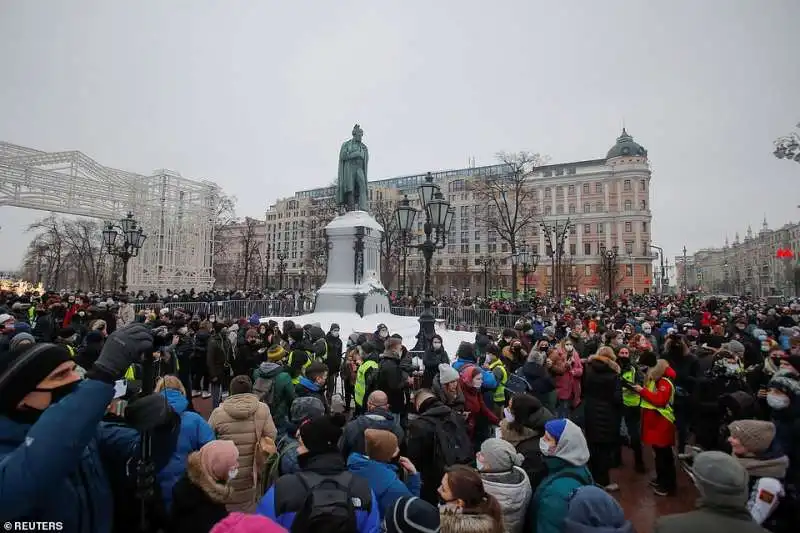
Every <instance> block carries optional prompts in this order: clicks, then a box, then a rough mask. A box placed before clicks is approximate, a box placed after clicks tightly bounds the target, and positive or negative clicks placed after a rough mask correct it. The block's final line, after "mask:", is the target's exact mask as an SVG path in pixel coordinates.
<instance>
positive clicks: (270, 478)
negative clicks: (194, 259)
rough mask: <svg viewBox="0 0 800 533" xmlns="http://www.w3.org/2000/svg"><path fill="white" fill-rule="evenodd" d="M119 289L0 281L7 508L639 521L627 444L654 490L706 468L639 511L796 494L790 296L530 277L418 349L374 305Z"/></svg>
mask: <svg viewBox="0 0 800 533" xmlns="http://www.w3.org/2000/svg"><path fill="white" fill-rule="evenodd" d="M126 300H127V298H125V297H122V298H117V299H114V298H111V299H108V298H106V297H105V296H96V295H86V294H54V293H48V294H45V295H42V296H39V297H37V296H34V295H22V296H17V295H13V294H6V295H0V519H2V520H3V521H4V522H23V521H55V522H60V523H62V524H63V530H64V531H74V532H111V531H123V532H127V531H164V532H173V531H174V532H184V531H185V532H187V533H188V532H190V531H191V532H206V531H213V532H249V531H284V530H286V531H295V532H311V531H323V530H324V531H329V532H331V533H335V532H348V533H349V532H373V531H374V532H377V531H381V530H385V531H389V532H392V533H394V532H399V533H412V532H426V533H431V532H437V531H441V532H443V533H471V532H474V533H501V532H511V533H522V532H537V533H560V532H581V533H585V532H591V531H594V532H598V533H599V532H632V531H633V530H634V528H633V525H632V524H631V522H630V521H628V520H627V519H626V517H625V513H624V512H623V509H622V508H621V507H620V505H619V503H618V501H617V499H616V498H615V496H616V495H617V494H618V492H619V490H620V486H619V483H618V482H617V480H615V479H614V475H615V469H616V468H617V467H619V466H620V465H621V464H622V462H623V460H627V458H628V457H631V458H632V460H633V469H634V471H635V472H636V473H637V475H642V476H648V477H647V479H648V480H649V483H650V485H651V487H652V491H653V494H654V495H655V496H657V497H659V498H671V497H674V496H675V495H676V491H677V487H678V483H677V480H678V477H679V475H683V474H681V473H680V472H685V473H686V474H687V475H688V477H689V478H690V479H691V481H692V482H693V483H694V485H695V486H696V487H697V489H698V494H699V499H700V505H699V507H698V508H697V509H696V510H694V511H691V512H687V513H681V514H676V515H670V516H663V517H659V518H658V519H657V521H656V522H655V524H653V525H652V527H653V530H654V531H657V532H660V533H670V532H673V531H675V532H677V531H681V532H689V533H691V532H695V531H698V532H699V531H703V532H704V533H705V532H707V531H717V530H720V531H721V530H729V531H737V532H739V531H741V532H749V531H753V532H756V531H773V532H784V531H790V530H793V529H794V527H795V524H796V523H797V519H798V518H799V517H798V511H797V503H798V502H800V497H799V496H798V483H800V326H799V325H798V324H800V303H791V304H787V305H786V306H774V305H768V304H767V303H766V302H764V301H758V300H751V299H745V298H731V299H725V300H720V299H705V300H704V299H701V298H697V297H659V296H643V297H634V298H626V299H617V300H608V301H599V300H595V299H590V298H580V297H578V298H574V299H571V300H569V301H565V302H554V301H549V300H541V301H540V300H535V301H530V302H525V303H524V304H519V305H517V304H515V305H516V306H517V307H518V308H525V309H526V310H527V311H525V313H524V314H520V317H519V319H518V320H517V322H516V324H515V325H514V327H513V328H508V329H504V330H501V331H499V332H497V333H496V334H490V332H489V331H487V330H486V329H485V328H481V327H478V328H477V333H476V335H475V341H474V342H462V343H461V344H460V345H458V348H457V350H456V352H455V353H447V351H446V349H445V347H444V340H443V339H442V337H440V336H438V335H434V336H433V337H432V338H430V339H422V342H424V345H425V346H426V349H425V350H423V351H420V352H410V351H409V350H408V349H407V346H408V345H413V343H404V339H402V338H401V337H400V336H399V335H397V334H396V333H393V332H391V331H390V328H388V327H387V326H386V325H385V324H378V325H377V326H376V328H375V330H374V331H371V332H351V331H347V332H343V331H342V329H341V328H340V327H339V325H337V324H335V323H332V324H324V325H323V324H320V323H314V322H310V323H304V321H303V317H295V319H294V320H285V321H283V322H282V323H278V322H277V321H275V320H271V319H270V318H269V317H264V318H262V317H259V316H257V315H254V316H249V317H242V318H241V319H240V320H237V321H230V320H218V319H217V317H216V316H214V315H212V314H208V315H206V314H195V313H191V312H188V311H187V310H182V309H179V308H171V309H168V308H163V309H158V310H157V311H149V310H145V311H142V312H135V311H134V310H133V309H132V308H131V306H130V304H129V303H128V302H127V301H126ZM323 326H324V327H323ZM414 341H415V342H416V339H415V340H414ZM209 401H210V403H211V408H212V411H211V413H210V416H208V418H207V419H206V418H205V417H203V416H201V414H200V412H201V411H202V406H203V402H209ZM626 448H628V449H630V450H631V451H630V453H629V452H627V451H625V449H626ZM647 453H652V457H653V459H652V461H650V460H649V459H648V458H647V455H646V454H647ZM651 464H652V472H650V473H648V471H649V470H650V465H651Z"/></svg>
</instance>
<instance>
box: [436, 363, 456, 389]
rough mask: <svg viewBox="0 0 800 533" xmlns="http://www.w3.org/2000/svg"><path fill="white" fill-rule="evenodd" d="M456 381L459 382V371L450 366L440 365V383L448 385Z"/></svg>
mask: <svg viewBox="0 0 800 533" xmlns="http://www.w3.org/2000/svg"><path fill="white" fill-rule="evenodd" d="M454 381H458V371H457V370H456V369H455V368H453V367H452V366H450V365H446V364H444V363H441V364H440V365H439V383H441V384H442V385H447V384H448V383H452V382H454Z"/></svg>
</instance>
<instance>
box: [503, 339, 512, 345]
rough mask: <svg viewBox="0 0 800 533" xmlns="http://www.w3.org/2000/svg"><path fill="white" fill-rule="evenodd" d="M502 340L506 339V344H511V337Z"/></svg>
mask: <svg viewBox="0 0 800 533" xmlns="http://www.w3.org/2000/svg"><path fill="white" fill-rule="evenodd" d="M503 340H504V341H506V344H511V339H503Z"/></svg>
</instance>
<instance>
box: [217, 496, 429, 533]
mask: <svg viewBox="0 0 800 533" xmlns="http://www.w3.org/2000/svg"><path fill="white" fill-rule="evenodd" d="M384 519H385V524H386V533H439V509H437V508H436V507H434V506H433V505H431V504H430V503H428V502H426V501H425V500H422V499H420V498H417V497H416V496H402V497H400V498H398V499H397V501H395V502H394V504H392V506H391V507H390V508H389V512H388V513H387V514H386V516H385V517H384ZM212 533H213V532H212Z"/></svg>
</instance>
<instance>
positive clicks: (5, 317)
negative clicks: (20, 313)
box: [0, 313, 14, 324]
mask: <svg viewBox="0 0 800 533" xmlns="http://www.w3.org/2000/svg"><path fill="white" fill-rule="evenodd" d="M13 318H14V317H13V315H9V314H8V313H3V314H2V315H0V324H5V323H6V322H8V321H9V320H11V319H13Z"/></svg>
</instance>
